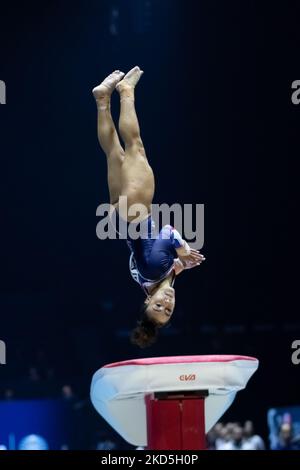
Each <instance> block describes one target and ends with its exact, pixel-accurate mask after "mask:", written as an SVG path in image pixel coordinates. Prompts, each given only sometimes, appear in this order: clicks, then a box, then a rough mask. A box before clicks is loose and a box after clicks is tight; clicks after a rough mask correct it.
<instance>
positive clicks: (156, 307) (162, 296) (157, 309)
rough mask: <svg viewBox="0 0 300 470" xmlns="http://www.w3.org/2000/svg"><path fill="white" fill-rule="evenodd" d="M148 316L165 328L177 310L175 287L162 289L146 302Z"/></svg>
mask: <svg viewBox="0 0 300 470" xmlns="http://www.w3.org/2000/svg"><path fill="white" fill-rule="evenodd" d="M145 303H146V304H147V308H146V311H145V313H146V315H147V317H148V318H149V320H151V321H152V322H153V323H156V324H157V325H158V326H164V325H165V324H166V323H167V322H168V321H169V320H170V318H171V316H172V314H173V311H174V308H175V290H174V289H173V287H161V288H160V289H157V291H156V292H155V293H154V294H152V295H149V297H148V298H147V299H146V300H145Z"/></svg>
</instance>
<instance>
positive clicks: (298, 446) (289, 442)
mask: <svg viewBox="0 0 300 470" xmlns="http://www.w3.org/2000/svg"><path fill="white" fill-rule="evenodd" d="M274 450H300V443H299V440H298V439H294V436H293V428H292V425H291V424H290V423H289V422H285V423H283V424H282V425H281V427H280V431H279V439H278V443H277V445H276V446H275V447H274Z"/></svg>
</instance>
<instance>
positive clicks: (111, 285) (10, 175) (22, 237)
mask: <svg viewBox="0 0 300 470" xmlns="http://www.w3.org/2000/svg"><path fill="white" fill-rule="evenodd" d="M299 14H300V10H299V5H297V3H296V2H284V3H283V2H280V3H276V2H275V3H271V2H270V3H269V2H259V1H245V2H238V1H236V2H233V1H229V2H225V1H224V2H222V1H218V2H217V1H202V0H201V1H191V0H185V1H183V0H89V2H83V1H82V2H72V3H71V2H70V3H69V2H57V1H54V2H36V3H34V2H23V3H21V2H20V3H19V4H18V3H14V2H12V3H10V2H5V3H3V4H1V8H0V24H1V27H0V79H1V81H2V82H3V83H5V87H6V99H5V101H6V104H4V103H3V104H1V106H0V157H1V167H0V168H1V169H0V181H1V186H0V188H1V199H0V207H1V219H0V220H1V232H0V233H1V245H0V256H1V264H0V266H1V267H0V270H1V277H0V340H1V341H2V342H3V343H1V344H2V346H3V348H2V349H3V350H5V351H4V352H5V353H6V354H5V356H6V357H5V361H4V360H2V362H3V364H1V365H0V448H1V449H3V450H5V449H11V450H15V449H23V448H26V442H27V441H28V439H27V441H26V438H28V436H32V435H35V438H36V442H35V446H36V447H34V446H33V448H49V449H57V450H59V449H81V450H90V449H98V450H101V449H117V450H126V449H134V447H133V446H130V445H129V444H128V443H126V442H125V441H124V440H123V439H122V438H121V437H120V436H119V435H118V434H117V433H115V432H114V431H113V429H112V428H111V427H110V426H109V425H108V424H107V423H106V422H105V421H104V420H103V419H102V418H101V417H100V416H99V415H98V414H97V412H96V411H95V409H94V408H93V406H92V404H91V402H90V397H89V389H90V383H91V378H92V376H93V374H94V372H95V371H96V370H97V369H99V368H100V367H102V366H103V365H105V364H107V363H111V362H114V361H122V360H126V359H132V358H142V357H152V356H155V357H159V356H180V355H202V354H203V355H205V354H239V355H247V356H254V357H256V358H258V359H259V361H260V366H259V368H258V371H257V373H256V374H255V375H254V377H253V378H252V379H251V381H250V383H249V385H248V386H247V389H246V390H245V391H243V392H241V393H239V394H238V396H237V398H236V400H235V402H234V403H233V405H232V406H231V408H230V409H229V410H228V411H227V412H226V414H225V415H224V416H223V417H222V419H221V422H222V425H221V426H217V429H215V430H214V431H213V432H212V433H211V435H209V440H210V441H209V445H210V446H211V448H212V449H213V448H216V440H217V439H218V438H219V439H221V438H222V439H225V440H226V441H227V442H228V441H230V439H231V438H232V433H234V430H233V428H234V427H238V426H241V427H243V426H244V423H245V422H246V421H248V420H250V421H252V422H253V423H254V428H255V434H258V435H259V436H261V438H262V439H263V441H264V444H265V447H266V448H267V449H269V448H270V447H272V442H273V446H274V445H275V444H274V442H275V443H276V437H277V439H280V436H279V434H280V432H281V427H282V425H283V424H284V423H285V424H291V425H292V426H291V427H292V432H293V435H292V442H293V446H294V447H293V448H295V449H296V448H297V446H298V448H300V442H299V439H298V438H297V436H299V435H300V398H299V385H300V380H299V379H300V365H298V363H299V358H300V355H297V351H296V346H295V348H294V349H293V348H292V345H293V343H294V342H295V341H297V340H299V342H298V348H299V346H300V321H299V302H298V301H297V303H296V302H295V298H296V297H298V295H297V294H298V291H299V286H298V278H299V276H298V272H297V271H298V268H297V263H296V260H295V256H296V252H297V250H296V247H297V243H296V244H295V245H293V240H292V239H293V238H294V237H293V236H292V235H293V232H294V230H293V227H292V226H293V225H294V224H295V225H296V224H297V219H298V216H299V207H298V206H297V202H296V190H297V186H298V185H299V182H298V180H297V173H296V170H294V169H293V165H294V163H296V162H297V159H298V156H299V139H298V133H299V116H300V114H299V113H300V106H297V100H296V101H295V100H294V101H295V102H293V100H292V94H293V91H295V90H293V88H292V84H293V82H294V81H297V80H300V70H299V69H300V67H299V60H298V58H299V47H298V44H299V39H300V37H299V36H300V35H299ZM135 65H139V66H140V67H141V68H142V69H143V70H144V71H145V73H144V76H143V77H142V79H141V82H140V83H139V85H138V87H137V91H136V93H137V95H136V106H137V112H138V116H139V121H140V125H141V133H142V138H143V141H144V145H145V148H146V151H147V155H148V158H149V161H150V162H151V165H152V167H153V170H154V174H155V177H156V193H155V201H154V202H157V203H168V204H173V203H179V204H182V205H183V204H200V203H201V204H204V205H205V229H204V234H205V241H204V246H203V248H202V250H201V252H202V253H203V254H204V256H205V257H206V261H205V263H203V265H202V266H200V267H199V269H197V270H195V272H194V271H193V272H192V274H190V273H184V274H183V275H182V276H181V277H180V278H179V279H178V280H177V282H176V292H177V297H176V302H177V304H176V311H175V313H174V316H173V318H172V321H171V324H170V326H169V327H168V328H165V329H163V330H162V331H161V332H160V340H159V341H158V342H157V343H156V344H155V345H153V346H152V347H151V348H149V349H146V350H140V349H139V348H138V347H136V346H134V345H132V344H131V343H130V341H129V335H130V331H131V330H132V328H133V327H134V326H135V323H136V319H137V315H138V310H139V306H140V305H141V304H142V302H143V292H142V290H141V289H140V288H139V286H138V285H137V284H135V283H134V282H133V281H132V279H131V278H130V276H129V273H128V249H127V247H126V244H125V242H121V241H117V240H104V241H101V240H99V239H98V238H97V237H96V225H97V223H98V222H99V217H96V209H97V207H98V206H99V204H101V203H104V202H108V189H107V182H106V161H105V155H104V153H103V152H102V150H101V149H100V147H99V144H98V141H97V132H96V106H95V102H94V99H93V96H92V93H91V90H92V88H93V87H94V86H96V85H97V84H98V83H100V81H102V80H103V79H104V77H105V76H106V75H108V74H109V73H110V72H111V71H112V70H114V69H120V70H124V71H125V72H127V71H128V70H129V69H130V68H132V67H133V66H135ZM299 85H300V82H299V84H298V86H299ZM112 110H113V115H114V118H115V120H117V117H118V111H119V103H118V98H117V96H113V102H112ZM294 247H295V249H294ZM294 271H295V272H296V273H297V275H296V276H295V275H294ZM297 300H298V299H297ZM4 346H5V347H4ZM293 353H295V354H294V356H293V357H294V360H293V361H292V355H293ZM3 359H4V358H3ZM4 362H6V364H4ZM218 433H219V434H218ZM270 436H271V438H270Z"/></svg>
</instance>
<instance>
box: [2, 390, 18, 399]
mask: <svg viewBox="0 0 300 470" xmlns="http://www.w3.org/2000/svg"><path fill="white" fill-rule="evenodd" d="M3 398H4V400H7V401H8V400H13V399H14V398H15V391H14V390H13V389H12V388H6V389H5V390H4V394H3Z"/></svg>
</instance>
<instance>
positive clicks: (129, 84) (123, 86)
mask: <svg viewBox="0 0 300 470" xmlns="http://www.w3.org/2000/svg"><path fill="white" fill-rule="evenodd" d="M143 73H144V72H143V70H141V69H140V68H139V67H138V66H136V67H133V69H131V70H129V72H128V73H127V74H126V75H125V77H124V78H123V80H122V81H120V82H119V83H118V84H117V86H116V89H117V91H118V92H119V93H121V92H122V91H124V90H133V89H134V88H135V86H136V84H137V83H138V81H139V79H140V78H141V76H142V75H143Z"/></svg>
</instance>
